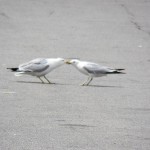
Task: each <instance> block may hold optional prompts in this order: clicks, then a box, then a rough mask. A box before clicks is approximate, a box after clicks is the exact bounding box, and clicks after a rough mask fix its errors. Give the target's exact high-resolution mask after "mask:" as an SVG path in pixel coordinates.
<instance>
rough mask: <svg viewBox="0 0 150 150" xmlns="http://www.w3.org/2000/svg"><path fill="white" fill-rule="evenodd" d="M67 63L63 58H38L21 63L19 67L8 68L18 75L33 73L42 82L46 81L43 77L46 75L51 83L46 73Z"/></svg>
mask: <svg viewBox="0 0 150 150" xmlns="http://www.w3.org/2000/svg"><path fill="white" fill-rule="evenodd" d="M64 63H65V60H64V59H63V58H36V59H33V60H31V61H29V62H27V63H24V64H21V65H19V66H18V67H17V68H7V69H10V70H11V71H13V72H15V75H16V76H21V75H31V76H36V77H38V78H39V79H40V80H41V81H42V83H44V81H43V80H42V79H41V77H44V78H45V79H46V80H47V81H48V82H49V83H51V82H50V81H49V80H48V79H47V78H46V77H45V75H46V74H48V73H49V72H51V71H52V70H54V69H56V68H58V67H60V66H61V65H63V64H64Z"/></svg>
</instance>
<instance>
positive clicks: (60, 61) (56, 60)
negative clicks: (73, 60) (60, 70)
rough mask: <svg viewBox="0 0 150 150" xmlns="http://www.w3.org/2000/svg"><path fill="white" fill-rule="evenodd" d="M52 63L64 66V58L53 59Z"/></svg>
mask: <svg viewBox="0 0 150 150" xmlns="http://www.w3.org/2000/svg"><path fill="white" fill-rule="evenodd" d="M54 62H55V63H57V64H58V65H63V64H65V59H64V58H56V59H54Z"/></svg>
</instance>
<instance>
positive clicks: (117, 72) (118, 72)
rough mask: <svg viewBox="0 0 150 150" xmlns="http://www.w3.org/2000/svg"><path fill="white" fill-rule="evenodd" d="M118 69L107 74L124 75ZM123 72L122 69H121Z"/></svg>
mask: <svg viewBox="0 0 150 150" xmlns="http://www.w3.org/2000/svg"><path fill="white" fill-rule="evenodd" d="M121 70H122V69H121ZM121 70H120V69H119V70H118V69H116V70H114V71H111V72H107V74H126V73H125V72H122V71H121ZM123 70H124V69H123Z"/></svg>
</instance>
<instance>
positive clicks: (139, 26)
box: [120, 4, 150, 36]
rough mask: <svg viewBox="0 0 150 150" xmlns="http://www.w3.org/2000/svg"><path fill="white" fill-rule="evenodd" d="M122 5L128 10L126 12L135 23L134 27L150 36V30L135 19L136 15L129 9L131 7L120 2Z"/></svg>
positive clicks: (132, 22) (133, 23)
mask: <svg viewBox="0 0 150 150" xmlns="http://www.w3.org/2000/svg"><path fill="white" fill-rule="evenodd" d="M120 6H121V7H122V8H124V10H125V11H126V13H127V14H128V15H129V19H130V22H131V24H132V25H134V27H135V28H136V29H137V30H139V31H142V32H144V33H146V34H148V35H149V36H150V31H145V30H144V29H143V27H142V26H141V25H140V24H139V23H138V22H137V21H136V19H135V15H134V14H133V13H132V12H131V11H130V10H129V8H128V7H127V6H126V5H125V4H120Z"/></svg>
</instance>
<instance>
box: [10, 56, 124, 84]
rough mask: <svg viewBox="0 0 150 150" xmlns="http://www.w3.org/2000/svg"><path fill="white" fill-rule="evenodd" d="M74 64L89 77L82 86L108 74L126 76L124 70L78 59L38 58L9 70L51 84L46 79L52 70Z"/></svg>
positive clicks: (17, 74)
mask: <svg viewBox="0 0 150 150" xmlns="http://www.w3.org/2000/svg"><path fill="white" fill-rule="evenodd" d="M65 63H66V64H72V65H73V66H74V67H75V68H76V69H77V70H78V71H80V72H81V73H83V74H85V75H87V76H88V79H87V80H86V81H85V82H84V83H83V84H82V85H83V86H85V85H89V84H90V82H91V81H92V80H93V78H95V77H102V76H106V75H108V74H125V73H124V72H122V70H125V69H113V68H109V67H105V66H100V65H99V64H97V63H93V62H87V61H80V60H78V59H64V58H37V59H34V60H31V61H29V62H27V63H24V64H21V65H19V66H18V67H16V68H7V69H10V70H11V71H13V72H15V75H16V76H21V75H24V74H26V75H32V76H36V77H38V78H39V79H40V80H41V81H42V83H44V81H43V80H42V79H41V77H44V78H45V80H47V81H48V82H49V83H50V84H51V82H50V81H49V80H48V79H47V78H46V75H47V74H48V73H49V72H51V71H52V70H54V69H56V68H58V67H60V66H62V65H63V64H65Z"/></svg>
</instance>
